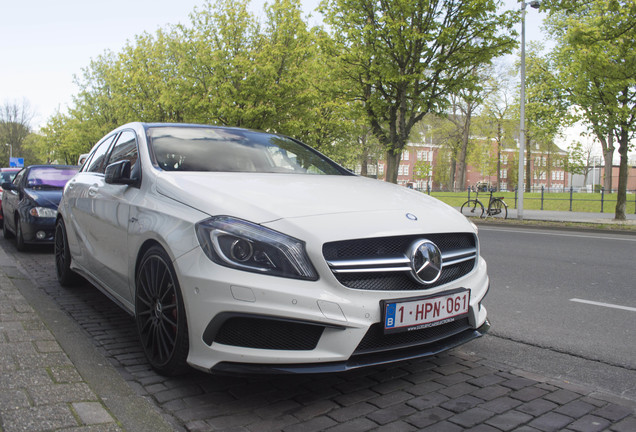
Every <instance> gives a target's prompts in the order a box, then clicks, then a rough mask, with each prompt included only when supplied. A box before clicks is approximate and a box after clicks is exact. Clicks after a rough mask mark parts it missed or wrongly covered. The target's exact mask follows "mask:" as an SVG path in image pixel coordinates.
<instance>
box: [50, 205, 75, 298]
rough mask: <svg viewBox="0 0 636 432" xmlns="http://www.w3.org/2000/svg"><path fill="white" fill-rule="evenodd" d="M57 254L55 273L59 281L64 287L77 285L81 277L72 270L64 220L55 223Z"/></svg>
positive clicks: (54, 247) (55, 251) (54, 245)
mask: <svg viewBox="0 0 636 432" xmlns="http://www.w3.org/2000/svg"><path fill="white" fill-rule="evenodd" d="M53 250H54V254H55V273H56V275H57V280H58V282H59V283H60V285H62V286H63V287H70V286H74V285H76V284H77V283H78V282H79V281H80V280H81V278H80V276H79V275H78V274H77V273H75V272H74V271H73V270H71V251H70V249H69V247H68V238H67V237H66V225H65V224H64V221H63V220H62V218H60V219H58V220H57V222H56V223H55V241H54V243H53Z"/></svg>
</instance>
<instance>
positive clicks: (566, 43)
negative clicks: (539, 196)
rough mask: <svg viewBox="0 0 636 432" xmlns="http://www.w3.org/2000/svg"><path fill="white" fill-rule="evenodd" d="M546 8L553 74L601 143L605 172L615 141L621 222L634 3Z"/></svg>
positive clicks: (635, 87)
mask: <svg viewBox="0 0 636 432" xmlns="http://www.w3.org/2000/svg"><path fill="white" fill-rule="evenodd" d="M547 5H548V7H549V12H550V15H549V19H548V21H547V28H548V30H549V31H550V34H551V35H552V37H553V38H554V39H555V40H556V46H555V48H554V49H553V51H552V54H551V57H552V60H553V63H554V70H555V71H556V73H557V74H558V80H559V82H560V83H561V88H562V89H563V94H564V95H566V96H567V97H568V99H569V100H570V102H571V103H572V104H573V105H575V106H577V107H579V108H580V110H581V112H582V113H583V114H584V118H585V120H587V122H588V123H589V125H590V127H591V129H592V130H593V131H594V133H595V134H596V136H597V138H598V139H599V141H601V144H602V145H603V153H604V157H605V172H606V173H609V172H611V168H612V160H611V156H612V155H613V151H614V150H613V140H614V139H616V140H617V141H618V145H619V148H618V153H619V155H620V166H619V179H618V191H617V201H616V209H615V216H614V217H615V218H616V219H617V220H625V206H626V201H627V175H628V166H627V165H628V151H629V148H630V141H631V139H632V138H633V137H634V134H635V133H636V3H635V2H634V1H631V0H612V1H608V0H589V1H586V2H576V1H572V0H551V1H549V2H548V3H547ZM607 177H611V176H606V178H607ZM606 181H608V180H606Z"/></svg>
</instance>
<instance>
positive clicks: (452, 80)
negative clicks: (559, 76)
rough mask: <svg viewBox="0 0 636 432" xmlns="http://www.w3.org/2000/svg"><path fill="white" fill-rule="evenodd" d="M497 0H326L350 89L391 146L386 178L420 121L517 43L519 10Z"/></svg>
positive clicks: (393, 171) (391, 177) (394, 175)
mask: <svg viewBox="0 0 636 432" xmlns="http://www.w3.org/2000/svg"><path fill="white" fill-rule="evenodd" d="M496 6H497V3H496V2H494V1H491V0H471V1H458V0H441V1H434V0H392V1H383V0H381V1H374V0H325V1H324V2H323V11H324V12H325V14H326V21H327V23H328V24H329V25H330V27H331V29H332V31H333V37H334V40H335V41H336V42H337V55H338V58H339V60H340V65H341V66H340V70H341V71H342V73H343V75H344V77H345V78H346V79H347V80H348V81H349V82H350V87H349V91H348V92H347V94H346V96H347V97H348V99H349V100H351V101H354V100H355V101H362V102H363V104H364V109H365V114H366V117H367V119H368V122H369V123H370V124H371V127H372V130H373V133H374V134H375V136H376V137H377V139H378V141H379V142H380V143H381V144H382V145H383V146H384V147H385V149H386V151H387V163H388V166H387V179H388V180H389V181H392V182H395V181H396V179H397V163H398V161H399V157H400V156H399V155H400V154H401V152H402V150H403V149H404V147H405V146H406V143H407V140H408V137H409V135H410V132H411V129H412V128H413V126H414V125H415V124H416V123H417V122H418V121H420V120H421V119H422V118H423V116H424V115H426V114H427V113H429V112H442V111H443V110H444V108H445V107H446V106H448V98H449V96H450V95H452V94H456V93H458V92H459V91H460V90H462V89H470V88H473V87H474V86H476V85H477V84H478V81H477V79H476V77H475V76H474V75H473V74H472V73H471V71H473V70H474V69H475V68H476V67H478V66H479V65H482V64H486V63H489V62H490V61H491V60H492V59H493V58H494V57H496V56H499V55H501V54H503V53H508V52H510V51H511V50H512V48H513V47H514V45H515V41H514V39H513V36H514V31H513V29H512V26H513V24H514V20H515V17H514V14H512V13H503V14H498V13H497V9H496Z"/></svg>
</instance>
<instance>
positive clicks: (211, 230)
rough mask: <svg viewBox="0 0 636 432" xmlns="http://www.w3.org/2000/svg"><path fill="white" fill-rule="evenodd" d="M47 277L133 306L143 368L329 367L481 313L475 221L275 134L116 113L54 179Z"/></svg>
mask: <svg viewBox="0 0 636 432" xmlns="http://www.w3.org/2000/svg"><path fill="white" fill-rule="evenodd" d="M55 263H56V270H57V277H58V280H59V281H60V283H61V284H62V285H70V284H72V283H73V282H74V280H75V278H76V276H77V274H78V273H79V274H80V275H82V276H84V277H85V278H86V279H88V280H89V281H90V282H92V283H93V284H95V285H96V286H97V287H98V288H99V289H101V290H103V291H105V292H106V293H107V294H108V296H109V297H110V298H112V299H114V300H115V301H116V302H117V303H118V304H119V305H121V306H122V307H123V308H124V309H125V310H126V311H128V312H129V313H130V314H132V315H133V316H134V317H135V321H136V326H137V331H138V333H139V336H140V340H141V344H142V346H143V349H144V352H145V354H146V357H147V358H148V360H149V363H150V364H151V365H152V367H153V368H155V369H156V370H157V371H159V372H160V373H163V374H176V373H179V372H182V371H184V370H185V368H186V365H190V366H193V367H195V368H198V369H201V370H205V371H212V372H217V371H218V372H241V373H244V372H278V373H293V372H300V373H307V372H330V371H344V370H347V369H352V368H357V367H362V366H368V365H374V364H381V363H387V362H393V361H399V360H404V359H411V358H415V357H421V356H427V355H433V354H436V353H439V352H441V351H443V350H446V349H449V348H453V347H455V346H458V345H460V344H462V343H465V342H467V341H469V340H471V339H473V338H475V337H479V336H480V335H482V334H483V333H484V332H485V331H487V330H488V328H489V324H488V321H487V319H486V309H485V308H484V306H483V305H482V300H483V299H484V297H485V295H486V292H487V291H488V287H489V279H488V275H487V272H486V263H485V261H484V260H483V259H482V258H481V257H480V256H479V243H478V239H477V230H476V227H475V226H474V225H473V224H471V223H470V222H469V221H468V220H467V219H466V218H465V217H464V216H462V215H461V214H460V213H459V212H458V211H457V210H455V209H453V208H451V207H449V206H447V205H445V204H443V203H441V202H440V201H438V200H436V199H434V198H431V197H429V196H427V195H425V194H422V193H419V192H415V191H413V190H409V189H407V188H403V187H399V186H396V185H393V184H390V183H385V182H382V181H377V180H372V179H368V178H364V177H359V176H356V175H353V174H352V173H351V172H349V171H348V170H346V169H344V168H343V167H341V166H339V165H337V164H336V163H334V162H333V161H331V160H330V159H328V158H327V157H325V156H324V155H322V154H320V153H318V152H317V151H315V150H313V149H311V148H310V147H307V146H305V145H303V144H302V143H300V142H298V141H296V140H294V139H291V138H288V137H285V136H281V135H274V134H269V133H263V132H256V131H250V130H245V129H239V128H228V127H211V126H200V125H181V124H179V125H177V124H143V123H131V124H127V125H124V126H122V127H120V128H118V129H116V130H114V131H112V132H111V133H109V134H108V135H106V136H105V137H104V138H103V139H102V140H101V141H99V142H98V143H97V144H96V145H95V146H94V147H93V149H92V151H91V153H90V155H89V157H88V160H87V161H86V162H85V163H84V165H83V166H82V168H81V170H80V172H79V173H78V174H77V175H76V176H75V177H74V178H73V179H71V180H70V181H69V183H68V185H67V186H66V189H65V191H64V196H63V198H62V201H61V203H60V207H59V214H58V218H57V225H56V232H55Z"/></svg>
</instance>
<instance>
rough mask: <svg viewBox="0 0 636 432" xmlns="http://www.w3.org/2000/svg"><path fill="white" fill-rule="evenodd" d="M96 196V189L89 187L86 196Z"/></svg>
mask: <svg viewBox="0 0 636 432" xmlns="http://www.w3.org/2000/svg"><path fill="white" fill-rule="evenodd" d="M95 195H97V188H96V187H95V186H91V187H89V188H88V196H91V197H94V196H95Z"/></svg>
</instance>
